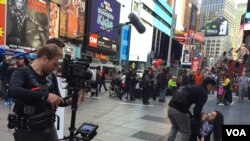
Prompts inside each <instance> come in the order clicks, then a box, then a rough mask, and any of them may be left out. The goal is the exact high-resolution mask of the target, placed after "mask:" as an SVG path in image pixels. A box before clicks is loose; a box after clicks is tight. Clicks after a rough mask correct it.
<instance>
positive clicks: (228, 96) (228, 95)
mask: <svg viewBox="0 0 250 141" xmlns="http://www.w3.org/2000/svg"><path fill="white" fill-rule="evenodd" d="M224 99H225V100H226V101H227V102H228V103H229V104H230V103H232V102H233V96H232V91H229V90H226V94H225V98H224ZM225 100H224V101H225Z"/></svg>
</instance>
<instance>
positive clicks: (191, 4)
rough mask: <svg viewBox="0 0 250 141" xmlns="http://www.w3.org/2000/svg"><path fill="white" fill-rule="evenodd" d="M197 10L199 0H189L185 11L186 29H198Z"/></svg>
mask: <svg viewBox="0 0 250 141" xmlns="http://www.w3.org/2000/svg"><path fill="white" fill-rule="evenodd" d="M197 11H198V8H197V0H187V1H186V5H185V13H184V27H185V28H186V29H189V30H195V29H196V25H197V24H196V19H197Z"/></svg>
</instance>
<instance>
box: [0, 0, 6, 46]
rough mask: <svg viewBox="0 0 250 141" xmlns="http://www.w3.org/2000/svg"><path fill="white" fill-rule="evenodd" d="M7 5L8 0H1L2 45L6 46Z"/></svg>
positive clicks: (0, 34)
mask: <svg viewBox="0 0 250 141" xmlns="http://www.w3.org/2000/svg"><path fill="white" fill-rule="evenodd" d="M5 3H6V0H0V17H1V18H0V45H4V44H5Z"/></svg>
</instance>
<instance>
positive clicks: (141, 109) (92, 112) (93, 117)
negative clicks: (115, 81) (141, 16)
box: [0, 93, 250, 141]
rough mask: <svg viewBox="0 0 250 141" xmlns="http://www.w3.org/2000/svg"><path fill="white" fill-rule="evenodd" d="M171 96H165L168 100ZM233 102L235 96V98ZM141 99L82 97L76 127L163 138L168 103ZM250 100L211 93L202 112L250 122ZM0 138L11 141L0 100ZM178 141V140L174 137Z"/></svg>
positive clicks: (127, 137)
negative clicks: (223, 100)
mask: <svg viewBox="0 0 250 141" xmlns="http://www.w3.org/2000/svg"><path fill="white" fill-rule="evenodd" d="M169 99H170V97H167V100H169ZM234 100H235V101H236V100H237V99H235V98H234ZM141 103H142V102H141V100H140V99H137V100H136V101H133V102H128V101H126V100H124V101H120V100H118V99H117V98H110V97H109V96H108V93H102V94H100V97H98V98H85V101H84V102H83V103H81V104H80V105H79V109H78V111H77V119H76V127H78V126H79V125H80V124H81V123H83V122H91V123H96V124H98V125H99V128H98V135H97V136H96V137H95V138H94V139H93V140H94V141H145V140H148V141H165V140H166V137H167V133H168V131H169V128H170V122H169V119H168V118H167V108H168V106H167V103H168V101H167V103H159V102H157V101H152V100H150V105H148V106H143V105H142V104H141ZM249 106H250V103H249V102H245V103H237V102H236V103H235V104H234V105H233V106H218V105H217V104H216V100H215V97H214V96H212V95H210V96H209V100H208V102H207V103H206V106H205V107H204V111H211V110H214V109H217V110H219V111H221V112H222V113H223V114H224V116H225V124H250V120H248V119H249V117H250V112H248V111H249V110H248V108H249ZM0 109H1V111H0V140H1V141H13V137H12V135H11V133H12V132H13V131H8V129H7V127H6V125H7V120H6V119H7V114H8V107H7V106H5V105H4V102H3V101H2V100H0ZM70 118H71V109H70V107H68V108H66V110H65V128H64V134H65V135H68V134H69V132H68V129H67V128H68V127H69V125H70ZM177 140H178V139H177Z"/></svg>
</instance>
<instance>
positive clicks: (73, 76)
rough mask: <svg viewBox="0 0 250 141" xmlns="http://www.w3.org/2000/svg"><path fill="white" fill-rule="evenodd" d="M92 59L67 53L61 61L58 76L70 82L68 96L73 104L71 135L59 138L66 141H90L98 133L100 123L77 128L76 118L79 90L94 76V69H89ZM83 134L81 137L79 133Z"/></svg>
mask: <svg viewBox="0 0 250 141" xmlns="http://www.w3.org/2000/svg"><path fill="white" fill-rule="evenodd" d="M90 62H91V60H90V59H71V56H70V55H68V54H66V55H65V57H64V58H63V59H62V60H61V61H60V66H59V70H58V72H57V74H58V76H60V77H62V78H65V79H66V82H67V83H68V86H67V88H66V89H67V90H68V96H67V97H66V98H72V104H71V110H72V113H71V124H70V127H69V131H70V135H69V136H67V137H64V138H63V139H59V140H66V141H75V140H76V141H78V140H83V141H90V140H92V139H93V138H94V137H95V135H96V134H97V132H96V130H97V128H98V125H95V124H91V123H83V124H82V125H81V126H80V127H79V128H78V129H77V130H76V128H75V119H76V111H77V107H78V105H77V103H78V96H79V95H78V93H79V90H80V89H82V88H84V84H85V82H86V81H87V80H90V79H91V78H92V71H91V70H90V69H89V63H90ZM78 134H81V137H78V136H77V135H78Z"/></svg>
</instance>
